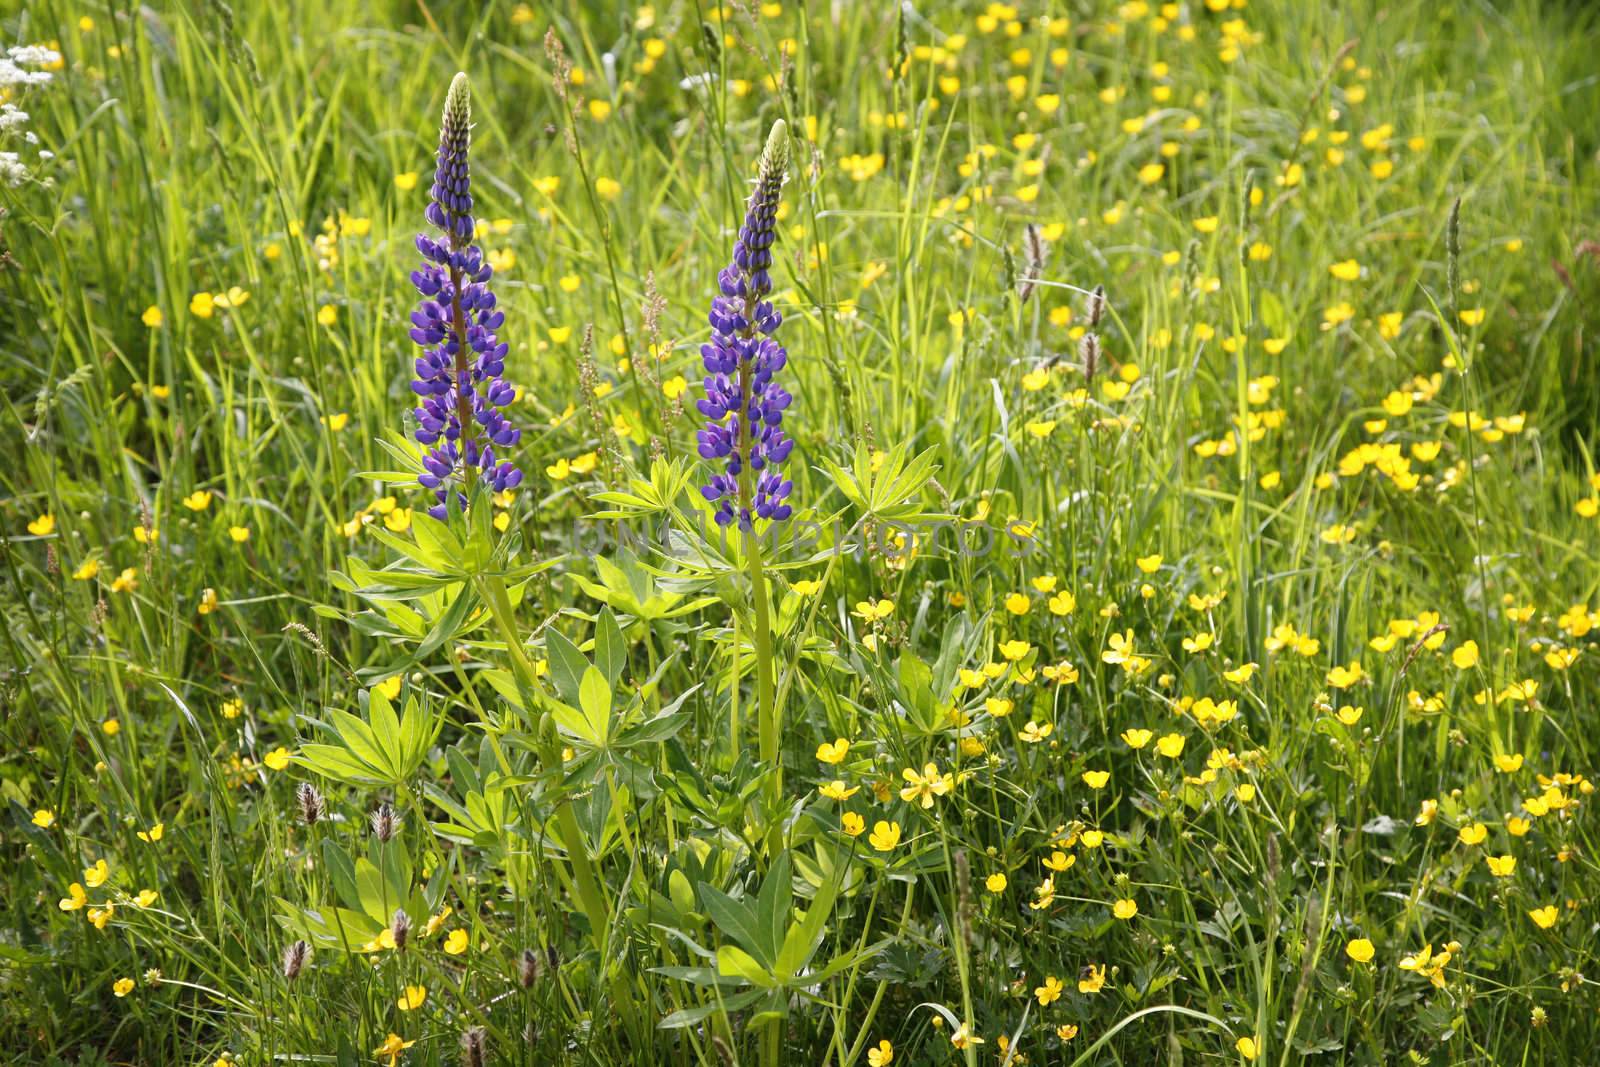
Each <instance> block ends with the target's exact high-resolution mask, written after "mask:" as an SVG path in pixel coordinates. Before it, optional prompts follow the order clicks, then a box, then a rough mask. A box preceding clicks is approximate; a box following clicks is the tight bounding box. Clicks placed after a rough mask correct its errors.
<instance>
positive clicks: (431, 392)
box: [411, 74, 522, 519]
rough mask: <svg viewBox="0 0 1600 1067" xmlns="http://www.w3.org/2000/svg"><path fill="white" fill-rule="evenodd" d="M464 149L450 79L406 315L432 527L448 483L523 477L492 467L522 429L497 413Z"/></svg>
mask: <svg viewBox="0 0 1600 1067" xmlns="http://www.w3.org/2000/svg"><path fill="white" fill-rule="evenodd" d="M471 141H472V104H471V99H470V92H469V90H468V88H467V76H466V75H465V74H457V75H456V76H455V80H453V81H452V82H451V83H450V93H449V95H448V96H447V97H445V102H444V119H443V121H442V122H441V124H440V128H439V159H438V168H437V169H436V170H435V171H434V176H433V188H432V189H430V190H429V194H428V195H429V196H430V197H431V198H432V202H431V203H429V204H428V212H427V215H428V221H429V222H431V223H432V224H433V225H434V226H436V227H438V228H439V230H440V231H441V235H440V236H439V237H433V236H430V235H429V234H426V233H420V234H418V235H417V251H418V252H420V253H422V258H423V259H424V260H426V262H425V263H423V265H422V268H421V269H420V270H415V271H412V273H411V281H412V283H413V284H414V285H416V287H417V292H418V293H420V294H421V295H422V302H421V303H420V304H418V305H417V310H415V311H413V312H412V313H411V324H412V330H411V339H412V340H413V341H415V342H416V343H417V344H418V345H420V346H422V354H421V355H420V356H418V357H417V363H416V370H417V377H416V380H415V381H413V382H412V383H411V391H412V392H414V393H416V394H417V396H419V397H420V398H421V402H420V406H419V407H418V408H417V409H416V416H417V430H416V438H417V441H418V443H420V444H422V445H423V446H425V448H426V451H425V452H424V453H423V458H422V463H423V466H424V467H425V468H426V471H425V472H424V473H423V474H422V475H420V476H419V477H418V479H417V480H418V481H420V482H421V483H422V484H423V485H424V486H426V487H427V488H429V489H432V490H434V495H435V496H436V497H437V498H438V501H439V502H438V503H437V504H436V505H434V506H433V507H431V508H429V509H428V514H430V515H432V516H433V517H434V518H436V519H442V518H444V517H445V514H446V511H447V508H446V502H447V501H448V500H449V493H450V486H451V484H452V482H454V483H458V484H460V483H464V484H465V485H468V486H470V485H471V484H472V483H473V481H474V480H475V479H476V478H478V477H480V476H481V477H482V478H483V479H484V481H485V482H487V483H488V485H489V487H490V488H492V489H493V490H495V491H496V492H499V491H501V490H505V489H511V488H514V487H515V486H517V485H519V484H521V482H522V471H520V470H518V469H517V467H516V466H515V465H514V464H513V463H511V462H510V461H509V460H498V461H497V460H496V449H502V450H503V449H508V448H510V447H512V446H513V445H515V444H516V443H517V441H518V440H519V439H520V438H521V436H522V431H521V430H518V429H516V428H515V427H513V426H512V425H511V424H510V423H509V422H508V421H506V417H505V416H504V415H503V414H501V412H500V409H501V408H503V407H505V406H506V405H508V404H510V403H511V402H512V401H513V400H515V399H516V395H517V393H516V390H515V389H514V388H512V386H511V385H510V384H509V383H507V382H506V381H505V379H504V378H502V377H501V375H503V374H504V373H505V359H506V349H507V345H506V344H505V343H504V342H502V341H501V340H500V339H499V338H498V337H497V336H496V335H495V331H496V330H498V329H499V328H500V324H501V323H502V322H504V321H505V313H504V312H503V311H497V310H495V296H494V293H493V292H491V291H490V289H489V278H490V277H491V276H492V275H493V274H494V269H493V268H492V267H490V266H489V264H488V263H486V262H485V261H484V258H483V250H482V249H481V248H479V247H478V246H477V245H475V244H473V243H472V238H473V234H474V232H475V224H474V222H473V218H472V174H471V171H470V169H469V166H468V161H467V150H468V148H469V146H470V145H471ZM457 496H458V498H459V500H460V502H461V504H462V506H465V505H466V501H467V498H466V495H465V494H464V493H461V492H460V491H459V490H458V492H457Z"/></svg>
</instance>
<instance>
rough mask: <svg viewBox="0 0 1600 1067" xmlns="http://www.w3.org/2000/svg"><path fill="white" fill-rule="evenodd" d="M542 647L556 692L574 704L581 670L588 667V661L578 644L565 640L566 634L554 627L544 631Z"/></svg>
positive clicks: (581, 676) (581, 678)
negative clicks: (548, 663) (548, 661)
mask: <svg viewBox="0 0 1600 1067" xmlns="http://www.w3.org/2000/svg"><path fill="white" fill-rule="evenodd" d="M544 649H545V654H546V656H547V658H548V659H549V660H550V680H551V681H553V682H555V684H556V692H558V693H560V694H561V699H562V700H564V701H566V702H567V703H568V704H572V705H576V704H577V703H578V684H579V683H580V682H581V681H582V680H583V672H584V671H586V670H588V668H589V661H588V660H587V659H585V658H584V657H583V653H582V652H579V651H578V646H577V645H575V644H573V643H572V642H571V641H569V640H567V635H566V634H564V633H562V632H561V631H560V630H557V629H556V628H555V627H551V628H550V629H547V630H546V631H545V632H544Z"/></svg>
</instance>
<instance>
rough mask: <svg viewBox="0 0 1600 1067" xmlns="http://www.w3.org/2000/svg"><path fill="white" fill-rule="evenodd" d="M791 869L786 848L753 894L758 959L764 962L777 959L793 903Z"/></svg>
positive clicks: (779, 854)
mask: <svg viewBox="0 0 1600 1067" xmlns="http://www.w3.org/2000/svg"><path fill="white" fill-rule="evenodd" d="M793 869H794V868H793V865H792V864H791V863H790V861H789V853H788V851H787V850H785V851H783V852H780V853H778V858H777V859H776V860H774V861H773V864H772V867H771V868H770V869H769V870H768V871H767V877H766V880H765V881H763V882H762V883H761V893H760V895H759V896H757V897H756V928H757V930H758V931H759V932H760V934H761V944H760V949H761V958H762V959H763V960H765V961H766V962H767V963H771V962H773V961H774V960H776V959H777V958H778V946H779V945H781V944H782V943H783V931H784V928H785V927H787V926H788V925H789V907H790V905H791V904H792V903H793V902H794V876H793V873H792V872H793Z"/></svg>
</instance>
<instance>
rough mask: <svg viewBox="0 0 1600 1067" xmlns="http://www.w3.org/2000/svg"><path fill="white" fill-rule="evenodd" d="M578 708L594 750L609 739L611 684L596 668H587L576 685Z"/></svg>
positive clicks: (601, 746) (603, 745) (602, 745)
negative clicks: (581, 713)
mask: <svg viewBox="0 0 1600 1067" xmlns="http://www.w3.org/2000/svg"><path fill="white" fill-rule="evenodd" d="M578 707H579V708H581V709H582V710H583V717H584V720H585V724H586V726H587V728H588V732H587V735H586V736H587V738H588V740H589V741H590V742H591V743H593V744H594V746H595V747H596V748H605V747H606V743H607V742H608V741H610V739H611V683H610V682H608V681H606V676H605V675H604V674H602V673H601V672H600V669H599V668H598V667H589V668H588V669H586V670H585V671H584V672H583V680H582V681H581V682H579V683H578Z"/></svg>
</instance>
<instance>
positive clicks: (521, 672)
mask: <svg viewBox="0 0 1600 1067" xmlns="http://www.w3.org/2000/svg"><path fill="white" fill-rule="evenodd" d="M478 591H479V593H480V594H481V595H482V596H483V599H484V601H485V603H487V604H488V605H489V611H490V614H492V615H493V616H494V620H495V625H496V627H497V628H498V629H499V631H500V636H501V638H502V639H503V640H504V641H505V645H506V652H507V654H508V655H509V656H510V658H511V669H512V672H513V673H514V674H515V675H516V679H517V686H518V688H519V689H520V690H521V691H522V692H523V693H524V694H526V695H525V696H524V697H523V702H524V704H525V705H528V702H529V701H531V700H532V699H533V694H534V693H536V692H537V691H538V681H537V673H536V672H535V670H534V666H533V662H532V661H531V660H530V659H528V654H527V653H526V652H524V651H523V649H522V639H521V637H520V636H519V635H518V633H517V625H516V617H515V615H514V614H513V613H512V609H511V596H510V594H509V593H508V592H507V591H506V584H505V582H504V580H502V579H501V578H500V577H499V576H498V575H480V576H479V577H478ZM529 706H531V705H529ZM548 721H549V720H548V716H546V715H541V716H540V717H539V721H538V725H537V726H536V727H535V730H534V733H535V749H534V751H535V754H536V755H537V756H538V758H539V764H540V766H541V767H542V768H543V769H544V770H545V771H546V772H547V773H560V770H561V748H560V746H559V744H557V742H556V740H555V738H554V737H553V736H547V730H546V727H547V724H548ZM555 820H556V836H557V839H558V840H559V841H560V842H561V844H562V847H564V848H565V849H566V852H567V863H568V865H569V866H570V868H571V878H570V881H571V884H572V886H573V888H574V889H575V890H576V892H577V896H578V905H579V907H580V908H582V910H583V914H584V917H585V918H587V919H588V920H589V929H590V931H591V933H592V934H593V936H594V941H595V948H596V949H597V950H598V951H599V952H600V956H601V960H602V963H601V966H602V967H604V958H605V943H606V940H607V936H608V934H609V931H610V928H611V910H610V908H609V907H608V906H607V903H606V897H605V894H604V893H602V892H601V891H600V881H599V879H598V878H597V877H596V875H595V871H594V864H593V863H592V862H591V861H590V859H589V851H588V848H587V847H586V846H585V845H584V843H583V830H582V828H581V827H579V825H578V816H577V814H576V813H575V812H574V811H573V810H572V805H571V804H570V803H569V802H568V801H567V799H566V797H561V798H559V799H558V800H557V801H556V805H555ZM566 880H567V879H563V881H566ZM611 994H612V997H613V999H614V1000H616V1001H617V1009H618V1011H619V1012H620V1013H621V1014H622V1016H623V1019H624V1021H626V1022H630V1023H631V1021H632V1018H633V1002H632V997H631V996H630V995H629V992H628V988H627V986H626V984H625V983H624V982H623V981H622V980H621V979H617V980H614V981H612V982H611Z"/></svg>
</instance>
